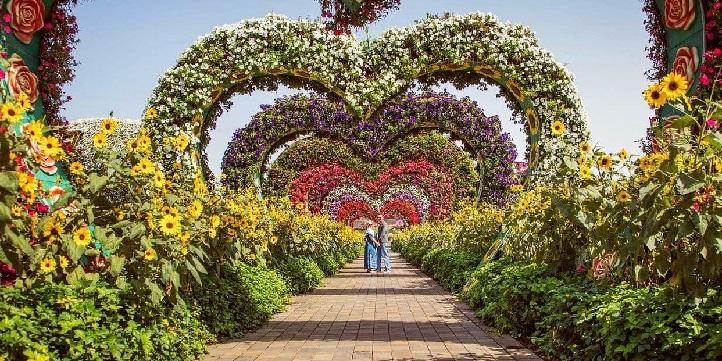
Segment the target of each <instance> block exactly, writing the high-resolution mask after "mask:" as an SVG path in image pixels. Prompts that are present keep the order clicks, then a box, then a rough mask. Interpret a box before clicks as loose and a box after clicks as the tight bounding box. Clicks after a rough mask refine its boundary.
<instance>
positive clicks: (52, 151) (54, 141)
mask: <svg viewBox="0 0 722 361" xmlns="http://www.w3.org/2000/svg"><path fill="white" fill-rule="evenodd" d="M38 145H39V146H40V150H41V151H42V152H43V153H44V154H47V155H49V156H51V157H53V158H61V157H62V156H63V155H65V151H64V150H63V148H62V147H61V146H60V139H58V138H56V137H40V138H39V139H38Z"/></svg>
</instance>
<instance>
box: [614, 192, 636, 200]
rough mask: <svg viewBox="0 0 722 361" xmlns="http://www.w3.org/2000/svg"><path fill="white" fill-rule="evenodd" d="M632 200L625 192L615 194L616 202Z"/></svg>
mask: <svg viewBox="0 0 722 361" xmlns="http://www.w3.org/2000/svg"><path fill="white" fill-rule="evenodd" d="M631 199H632V196H630V195H629V193H628V192H627V191H621V192H619V193H617V202H622V203H625V202H629V201H630V200H631Z"/></svg>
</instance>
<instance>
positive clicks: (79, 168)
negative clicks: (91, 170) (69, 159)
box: [70, 162, 85, 175]
mask: <svg viewBox="0 0 722 361" xmlns="http://www.w3.org/2000/svg"><path fill="white" fill-rule="evenodd" d="M84 170H85V167H83V165H82V164H81V163H80V162H73V163H70V173H73V174H76V175H77V174H83V171H84Z"/></svg>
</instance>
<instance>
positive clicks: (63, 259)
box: [58, 256, 70, 268]
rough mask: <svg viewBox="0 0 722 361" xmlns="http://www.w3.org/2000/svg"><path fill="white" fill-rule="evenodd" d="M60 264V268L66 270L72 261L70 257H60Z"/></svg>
mask: <svg viewBox="0 0 722 361" xmlns="http://www.w3.org/2000/svg"><path fill="white" fill-rule="evenodd" d="M58 263H59V264H60V268H65V267H68V266H69V265H70V260H69V259H68V257H65V256H60V257H58Z"/></svg>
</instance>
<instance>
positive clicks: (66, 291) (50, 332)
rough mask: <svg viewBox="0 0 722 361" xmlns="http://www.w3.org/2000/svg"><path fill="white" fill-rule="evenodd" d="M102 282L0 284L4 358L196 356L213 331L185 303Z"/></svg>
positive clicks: (0, 336) (0, 355) (0, 350)
mask: <svg viewBox="0 0 722 361" xmlns="http://www.w3.org/2000/svg"><path fill="white" fill-rule="evenodd" d="M130 296H131V295H129V294H128V293H126V291H124V290H121V289H118V288H114V287H111V286H109V285H106V284H103V283H100V282H98V283H95V284H90V285H84V286H68V285H64V284H43V285H36V286H35V287H33V288H32V289H29V290H20V289H19V288H16V287H0V358H5V359H7V360H26V359H30V358H33V357H35V358H37V359H43V358H45V357H47V358H45V359H49V360H60V359H63V360H129V359H133V360H146V359H153V360H193V359H197V358H199V357H201V356H202V355H203V354H205V350H206V343H207V342H210V341H211V340H213V336H212V335H211V334H210V333H209V332H208V331H207V330H206V328H205V327H204V326H203V324H202V323H201V322H200V321H198V319H197V318H196V317H195V316H194V315H193V314H192V313H191V312H190V311H189V310H188V309H186V308H183V307H180V306H177V307H175V308H172V309H171V308H168V309H165V308H162V307H159V306H153V305H151V304H150V303H142V302H140V303H139V302H138V301H137V300H136V301H135V302H131V301H130Z"/></svg>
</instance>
